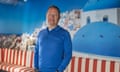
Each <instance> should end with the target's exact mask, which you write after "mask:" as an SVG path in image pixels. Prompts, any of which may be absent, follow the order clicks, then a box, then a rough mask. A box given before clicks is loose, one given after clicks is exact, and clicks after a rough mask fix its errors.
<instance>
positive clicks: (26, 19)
mask: <svg viewBox="0 0 120 72" xmlns="http://www.w3.org/2000/svg"><path fill="white" fill-rule="evenodd" d="M86 2H87V0H27V1H26V2H24V3H18V4H17V5H8V4H0V33H23V32H28V33H31V32H32V31H33V30H34V28H36V27H39V26H40V24H41V23H42V22H43V21H44V20H45V14H46V11H47V9H48V6H50V5H56V6H58V7H59V8H60V10H61V12H64V11H67V10H68V11H70V10H73V9H81V8H82V7H83V6H84V5H85V3H86Z"/></svg>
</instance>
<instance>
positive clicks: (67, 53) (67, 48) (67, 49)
mask: <svg viewBox="0 0 120 72" xmlns="http://www.w3.org/2000/svg"><path fill="white" fill-rule="evenodd" d="M71 58H72V42H71V37H70V34H69V33H68V32H66V33H65V38H64V59H63V61H62V63H61V65H60V66H59V67H58V72H62V71H63V70H64V69H65V68H66V67H67V65H68V64H69V62H70V59H71Z"/></svg>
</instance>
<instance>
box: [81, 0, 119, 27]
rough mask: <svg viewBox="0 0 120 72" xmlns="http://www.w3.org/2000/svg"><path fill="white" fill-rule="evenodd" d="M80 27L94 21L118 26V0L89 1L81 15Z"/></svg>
mask: <svg viewBox="0 0 120 72" xmlns="http://www.w3.org/2000/svg"><path fill="white" fill-rule="evenodd" d="M81 19H82V20H81V24H82V26H84V25H86V24H89V23H91V22H96V21H107V22H111V23H114V24H119V25H120V0H110V1H109V2H108V0H104V1H103V0H89V1H88V2H87V3H86V5H85V6H84V8H83V10H82V13H81Z"/></svg>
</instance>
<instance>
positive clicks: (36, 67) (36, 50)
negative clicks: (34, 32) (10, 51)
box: [34, 36, 39, 69]
mask: <svg viewBox="0 0 120 72" xmlns="http://www.w3.org/2000/svg"><path fill="white" fill-rule="evenodd" d="M38 51H39V36H38V39H37V42H36V46H35V50H34V68H35V69H39V66H38V57H39V55H38Z"/></svg>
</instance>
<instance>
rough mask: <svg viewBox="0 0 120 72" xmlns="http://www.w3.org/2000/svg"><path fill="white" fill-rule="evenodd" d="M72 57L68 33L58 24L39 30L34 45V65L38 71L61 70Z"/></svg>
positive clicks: (61, 71) (53, 71) (50, 71)
mask: <svg viewBox="0 0 120 72" xmlns="http://www.w3.org/2000/svg"><path fill="white" fill-rule="evenodd" d="M71 57H72V43H71V38H70V34H69V33H68V31H66V30H64V29H63V28H61V27H60V26H57V27H55V28H54V29H52V30H51V31H49V30H48V28H46V29H43V30H42V31H40V33H39V35H38V40H37V44H36V47H35V55H34V67H35V68H36V69H38V70H39V72H55V71H56V70H58V71H59V72H63V71H64V69H65V68H66V66H67V65H68V64H69V62H70V59H71Z"/></svg>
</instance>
